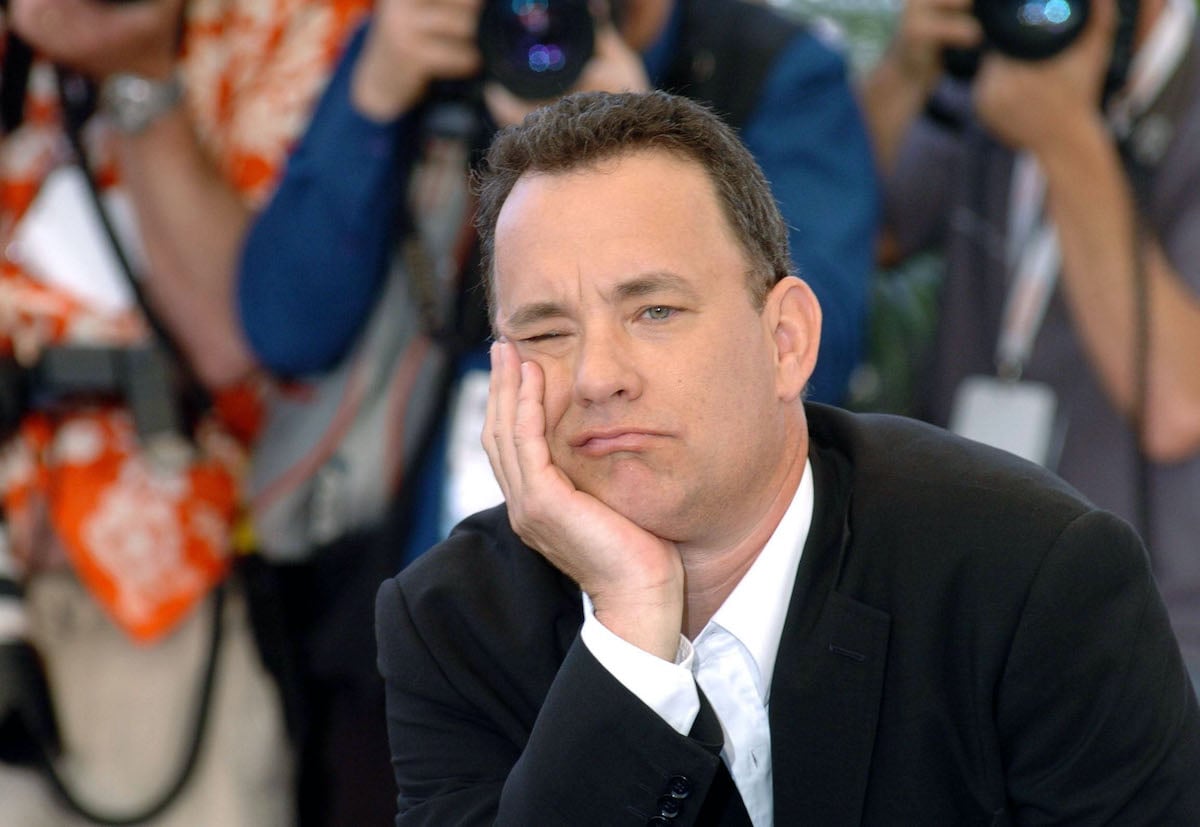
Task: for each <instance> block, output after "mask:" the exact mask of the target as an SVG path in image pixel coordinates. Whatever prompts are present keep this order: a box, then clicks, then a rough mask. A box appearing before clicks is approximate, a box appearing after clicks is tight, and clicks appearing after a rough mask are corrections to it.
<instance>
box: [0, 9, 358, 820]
mask: <svg viewBox="0 0 1200 827" xmlns="http://www.w3.org/2000/svg"><path fill="white" fill-rule="evenodd" d="M365 7H366V3H365V2H362V0H336V2H324V0H322V2H311V1H310V0H130V2H120V0H9V2H8V3H7V4H6V12H5V16H4V19H3V26H4V31H3V36H4V47H3V48H4V51H3V59H4V69H3V77H2V78H0V84H2V86H0V93H2V97H3V110H2V114H3V126H4V134H3V136H2V139H0V192H2V193H3V198H0V233H3V238H2V243H3V249H4V253H5V257H4V261H3V263H2V264H0V356H2V357H3V359H4V361H5V369H4V376H5V377H6V379H7V380H8V383H9V385H8V387H6V391H5V407H6V410H5V414H6V420H7V421H6V422H5V429H4V431H3V433H2V434H0V439H3V443H2V445H0V515H2V516H3V521H2V523H0V532H2V533H3V537H2V538H0V539H3V540H4V542H2V543H0V557H2V558H3V559H0V602H2V605H0V615H3V619H4V620H5V621H12V622H4V623H0V632H2V633H3V634H4V637H3V638H2V639H0V685H3V686H4V687H5V689H6V691H5V692H3V693H0V755H3V757H4V760H5V763H0V801H3V820H4V822H5V823H6V824H10V823H11V824H22V825H41V824H53V825H74V824H85V823H87V824H90V823H95V822H96V821H100V822H113V821H115V822H126V823H132V822H134V821H143V820H149V821H150V822H151V823H154V824H159V825H163V824H179V825H184V824H186V825H194V824H227V825H272V824H278V825H283V824H288V823H290V822H291V820H292V818H293V815H294V812H293V805H292V802H291V800H290V793H291V786H292V778H291V773H290V768H291V761H290V758H289V754H288V752H287V750H288V744H287V742H286V737H285V733H284V728H283V720H282V716H281V710H280V703H279V699H278V696H277V693H276V688H275V686H274V685H273V684H272V682H271V680H270V678H269V676H268V675H267V673H266V671H265V670H264V669H263V667H262V664H261V663H260V662H259V658H258V652H257V651H256V648H255V641H254V639H253V636H252V634H251V629H250V624H249V621H248V617H247V606H246V600H245V596H244V594H243V592H242V589H241V588H240V583H238V582H237V581H236V578H234V579H230V578H229V575H230V572H231V567H232V564H233V555H234V542H233V536H234V527H235V522H236V521H237V520H238V518H239V509H240V498H241V477H242V473H243V468H244V465H245V461H246V454H247V451H248V449H249V446H250V444H251V442H252V437H253V433H254V431H255V428H256V421H257V418H258V416H259V413H258V411H257V406H258V400H257V396H258V391H257V385H258V381H259V380H257V379H256V378H255V371H256V366H255V362H254V359H253V356H252V354H251V351H250V349H249V348H248V347H247V345H246V344H245V340H244V337H243V336H242V335H241V333H240V330H239V328H238V326H237V323H236V319H235V317H234V315H233V313H232V307H233V301H232V298H231V295H232V285H233V273H234V262H235V258H236V255H237V250H238V249H239V246H240V243H241V239H242V235H243V234H244V232H245V228H246V226H247V224H248V223H249V221H250V219H251V216H252V215H253V212H254V210H255V209H257V207H258V205H259V204H260V203H261V201H262V200H263V198H264V197H265V196H266V195H267V193H268V191H269V190H270V188H271V186H272V184H273V181H274V177H275V173H276V171H277V169H278V168H279V166H280V164H281V161H282V158H283V155H284V153H285V152H286V150H287V149H288V147H289V146H290V144H291V143H292V141H293V140H294V138H295V136H296V134H297V132H298V131H299V130H300V128H301V127H302V125H303V123H304V122H305V119H306V116H307V113H308V108H309V106H310V105H311V103H312V101H313V99H314V97H315V95H316V93H317V91H318V90H319V88H320V86H321V85H322V84H323V83H324V81H325V80H326V78H327V73H328V71H329V68H330V67H331V66H332V64H333V62H334V61H335V60H336V58H337V55H338V53H339V51H340V48H341V46H342V44H343V42H344V39H345V36H346V34H347V27H349V26H351V25H353V24H354V23H355V22H356V20H357V19H359V18H360V17H361V14H362V12H363V11H365ZM101 205H103V206H102V207H101ZM10 403H11V404H10ZM151 426H154V427H151ZM227 580H229V581H230V583H229V585H230V587H229V588H228V589H226V588H225V585H224V584H225V583H226V581H227ZM226 591H228V594H227V595H226V594H225V593H226ZM210 596H211V598H212V599H211V600H209V598H210ZM219 596H220V597H219ZM222 597H223V599H221V598H222ZM206 603H211V606H209V605H206ZM218 621H219V622H218ZM210 629H211V630H212V631H211V632H210V631H209V630H210ZM210 635H211V643H210ZM218 640H219V641H220V645H219V646H218V644H217V642H218ZM33 652H36V653H37V655H36V656H35V655H33V654H32V653H33ZM39 662H41V663H44V665H45V677H46V679H47V680H46V681H45V683H39V680H38V678H37V676H36V670H37V669H38V666H39ZM22 692H24V695H22V694H21V693H22ZM47 696H48V697H47ZM210 701H211V702H210ZM48 709H52V710H53V713H52V714H53V715H54V717H56V719H57V728H58V736H59V738H58V741H59V744H58V745H56V744H55V743H54V740H55V738H54V732H53V730H54V726H53V724H51V723H48V722H47V718H48V715H47V714H44V713H46V711H47V710H48ZM31 710H32V711H33V712H31ZM193 719H194V720H193ZM201 744H202V745H203V749H201ZM56 746H61V754H60V755H58V756H57V758H58V760H54V761H50V760H48V759H49V758H51V757H52V756H53V754H54V753H55V751H56ZM17 757H19V758H22V759H24V760H26V761H29V762H31V763H30V764H20V763H17V762H16V761H14V760H10V759H14V758H17ZM181 791H182V793H181ZM180 793H181V794H180Z"/></svg>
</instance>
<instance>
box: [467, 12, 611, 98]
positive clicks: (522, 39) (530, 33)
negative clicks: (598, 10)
mask: <svg viewBox="0 0 1200 827" xmlns="http://www.w3.org/2000/svg"><path fill="white" fill-rule="evenodd" d="M594 40H595V36H594V26H593V23H592V15H591V12H590V11H589V9H588V3H587V0H488V2H487V3H486V5H485V6H484V10H483V15H482V16H481V18H480V21H479V49H480V51H481V52H482V53H483V63H484V71H485V72H486V73H487V74H488V75H490V76H491V77H493V78H495V79H496V80H497V81H499V82H500V83H501V84H503V85H504V86H505V87H507V88H508V90H509V91H510V92H512V93H513V94H514V95H516V96H517V97H521V98H526V99H528V100H542V99H545V98H553V97H557V96H558V95H561V94H562V93H563V92H566V91H567V90H568V89H570V88H571V86H573V85H574V84H575V81H576V80H577V79H578V78H579V74H580V73H581V72H582V71H583V67H584V64H586V63H587V62H588V60H589V59H590V58H591V56H592V50H593V48H594V46H595V44H594Z"/></svg>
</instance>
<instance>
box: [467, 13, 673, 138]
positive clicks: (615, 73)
mask: <svg viewBox="0 0 1200 827" xmlns="http://www.w3.org/2000/svg"><path fill="white" fill-rule="evenodd" d="M649 89H650V79H649V78H648V77H647V76H646V67H645V65H644V64H643V63H642V58H641V55H639V54H638V53H637V52H636V51H634V50H633V49H632V48H631V47H630V46H629V45H628V44H627V43H626V42H625V41H624V40H623V39H622V38H621V34H620V32H618V31H617V27H616V26H615V25H614V24H613V22H612V20H611V19H607V18H602V19H601V22H600V23H599V24H598V25H597V27H596V47H595V51H594V52H593V54H592V56H591V58H590V59H589V60H588V62H587V63H586V64H585V65H584V67H583V71H582V73H581V74H580V75H579V78H578V80H576V82H575V83H574V85H572V86H571V89H570V91H572V92H646V91H649ZM484 100H485V101H486V102H487V106H488V111H489V112H491V114H492V119H493V120H494V121H495V122H496V123H497V124H498V125H499V126H511V125H513V124H518V123H520V122H521V121H522V120H524V119H525V116H526V115H528V114H529V113H530V112H532V111H533V110H534V109H537V108H538V107H539V106H541V105H543V104H545V103H546V102H547V101H545V100H527V99H525V98H521V97H518V96H517V95H515V94H513V93H512V92H510V91H509V90H508V89H506V88H505V87H504V86H502V85H501V84H499V83H495V82H492V83H489V84H488V85H487V86H486V87H485V89H484Z"/></svg>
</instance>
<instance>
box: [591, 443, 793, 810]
mask: <svg viewBox="0 0 1200 827" xmlns="http://www.w3.org/2000/svg"><path fill="white" fill-rule="evenodd" d="M812 514H813V480H812V467H811V465H809V464H808V463H807V462H806V463H805V466H804V476H803V477H802V478H801V480H800V485H799V486H798V487H797V489H796V493H795V495H794V496H793V498H792V502H791V505H789V506H788V509H787V511H786V512H785V513H784V515H783V518H782V519H781V520H780V521H779V525H778V526H776V527H775V531H774V533H773V534H772V535H771V538H770V539H769V540H768V541H767V544H766V545H765V546H764V547H763V550H762V552H761V553H760V554H759V555H758V558H757V559H755V561H754V563H753V564H751V566H750V569H749V570H748V571H747V572H746V574H745V575H743V577H742V579H741V581H740V582H739V583H738V584H737V586H735V587H734V590H733V592H732V593H731V594H730V595H729V597H728V598H726V599H725V602H724V603H722V604H721V607H720V608H719V609H718V610H717V612H716V614H714V615H713V617H712V619H711V620H710V621H709V622H708V623H707V624H706V625H705V627H704V628H703V629H702V630H700V634H699V635H697V636H696V640H695V642H691V641H689V640H688V639H687V638H685V637H684V636H683V635H680V640H679V651H678V653H677V655H676V658H675V662H674V663H671V662H668V661H665V660H663V659H662V658H658V657H655V656H654V655H651V654H650V653H649V652H646V651H644V650H642V649H639V648H638V647H636V646H634V645H633V644H631V643H629V642H627V641H625V640H624V639H622V638H620V637H617V636H616V635H615V634H613V633H612V632H611V631H609V630H608V628H607V627H605V626H604V625H603V624H602V623H601V622H600V621H598V620H597V619H596V615H595V611H594V610H593V608H592V602H591V600H590V598H589V597H588V596H587V594H584V596H583V615H584V620H583V629H582V630H581V632H580V635H581V637H582V638H583V643H584V645H585V646H587V647H588V650H589V651H590V652H591V653H592V655H593V656H595V658H596V660H598V661H599V662H600V664H601V665H602V666H604V668H605V669H607V670H608V671H609V672H611V673H612V674H613V676H614V677H615V678H616V679H617V680H619V681H620V682H621V683H622V684H623V685H624V686H625V687H626V688H627V689H628V690H629V691H630V692H632V693H633V694H634V695H636V696H637V697H638V698H639V699H641V700H642V701H643V702H644V703H645V704H646V705H647V706H649V707H650V708H651V709H653V710H654V711H655V712H657V713H658V714H659V716H661V717H662V719H663V720H664V721H666V722H667V723H668V724H670V725H671V726H672V727H673V728H674V729H675V730H676V731H677V732H679V733H680V734H683V735H686V734H687V733H688V732H689V731H691V728H692V724H693V723H694V722H695V720H696V715H697V714H699V711H700V696H699V694H698V692H697V690H696V684H697V683H699V685H700V686H701V687H703V689H704V694H705V696H706V697H707V698H708V700H709V703H711V704H712V707H713V711H714V712H716V715H717V719H718V720H719V721H720V722H721V730H722V733H723V735H724V739H725V745H724V747H723V748H722V750H721V758H722V760H723V761H724V762H725V765H726V767H728V769H729V774H730V775H731V776H732V777H733V782H734V784H735V785H736V786H737V789H738V792H739V793H740V794H741V797H742V801H743V803H744V804H745V805H746V810H747V812H749V814H750V820H751V822H752V823H753V824H754V825H755V827H770V825H772V824H773V823H774V810H775V807H774V797H773V792H772V782H771V732H770V728H769V726H768V722H767V710H768V708H769V706H768V705H769V702H770V691H771V676H772V675H773V674H774V672H775V656H776V655H777V654H778V652H779V638H780V635H781V634H782V633H783V623H784V620H785V618H786V616H787V610H788V604H789V602H790V601H791V597H792V586H793V583H794V582H795V579H796V570H797V568H798V567H799V565H800V555H801V554H802V552H803V551H804V543H805V540H806V539H807V538H808V530H809V526H810V525H811V524H812Z"/></svg>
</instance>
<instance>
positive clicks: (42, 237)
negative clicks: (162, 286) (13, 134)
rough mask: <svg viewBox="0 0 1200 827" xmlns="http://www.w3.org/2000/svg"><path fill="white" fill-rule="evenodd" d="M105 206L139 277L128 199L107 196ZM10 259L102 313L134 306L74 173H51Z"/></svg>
mask: <svg viewBox="0 0 1200 827" xmlns="http://www.w3.org/2000/svg"><path fill="white" fill-rule="evenodd" d="M104 203H105V207H106V209H107V210H108V214H109V215H110V216H111V217H112V221H113V223H114V225H115V226H116V232H117V235H118V236H119V237H120V238H121V242H122V246H123V249H124V250H125V252H126V255H128V256H129V257H130V261H131V263H132V265H133V266H134V268H135V269H136V270H137V272H142V270H143V267H144V256H143V254H142V252H141V248H140V244H139V242H138V241H137V238H138V234H137V226H136V220H135V218H134V215H133V208H132V205H131V204H130V202H129V199H128V196H127V195H125V193H123V192H120V191H115V190H110V191H109V192H106V193H105V194H104ZM8 254H9V256H10V257H11V258H12V259H13V260H14V261H16V262H17V263H18V264H20V265H21V266H22V267H24V268H25V269H26V270H27V271H28V272H29V274H30V275H31V276H33V277H34V278H37V279H39V280H40V281H43V282H45V283H46V284H49V285H51V286H53V287H58V288H60V289H63V290H66V291H68V292H70V293H72V294H74V295H75V296H76V297H78V298H79V299H80V300H82V301H84V302H86V303H87V304H88V305H90V306H91V307H94V308H96V309H97V310H99V311H101V312H117V311H120V310H124V309H126V308H128V307H130V306H132V304H133V292H132V291H131V290H130V288H129V283H128V281H127V280H126V278H125V276H124V274H123V273H122V272H121V268H120V263H119V262H118V260H117V258H116V254H115V253H114V252H113V249H112V244H111V242H110V241H109V239H108V236H107V235H106V234H105V232H104V227H103V225H102V224H101V223H100V218H99V216H98V214H97V212H96V206H95V204H94V203H93V202H92V200H91V193H89V192H88V184H87V180H86V179H85V178H84V177H83V172H82V170H80V169H79V168H78V167H75V166H65V167H59V168H58V169H56V170H54V172H52V173H50V175H49V177H47V179H46V180H45V182H43V184H42V186H41V188H40V189H39V190H38V195H37V198H36V200H35V201H34V202H33V204H32V205H31V206H30V207H29V209H28V210H27V211H26V212H25V215H24V216H23V217H22V219H21V222H20V223H19V224H18V225H17V228H16V232H15V233H14V234H13V240H12V243H11V245H10V247H9V250H8Z"/></svg>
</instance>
